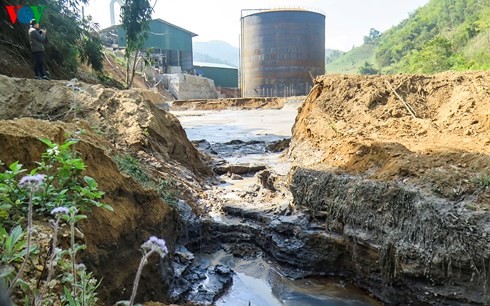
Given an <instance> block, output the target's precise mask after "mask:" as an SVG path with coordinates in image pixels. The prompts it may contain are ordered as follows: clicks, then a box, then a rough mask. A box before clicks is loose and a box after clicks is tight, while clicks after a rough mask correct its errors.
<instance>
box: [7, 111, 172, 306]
mask: <svg viewBox="0 0 490 306" xmlns="http://www.w3.org/2000/svg"><path fill="white" fill-rule="evenodd" d="M80 127H83V128H85V129H87V131H86V132H85V133H82V134H74V133H73V131H75V130H76V129H79V128H80ZM88 130H89V126H88V125H84V124H83V123H79V125H78V127H77V126H75V125H74V124H67V123H62V122H49V121H44V120H35V119H31V118H23V119H17V120H2V121H0V147H1V148H2V150H0V160H2V161H3V162H4V163H5V164H6V165H9V164H10V163H12V162H14V161H17V160H19V161H20V162H21V163H22V164H24V165H25V167H27V168H32V167H33V166H34V162H35V161H38V160H39V159H40V156H41V153H42V152H44V151H45V149H46V147H45V145H44V144H42V143H41V142H40V141H39V140H38V138H48V139H52V140H54V141H56V142H58V143H62V142H63V141H64V140H65V138H66V137H67V135H68V136H70V135H72V136H73V137H77V138H80V142H79V143H78V144H76V145H75V148H76V150H77V151H79V152H80V153H81V157H82V159H83V160H84V161H85V163H86V165H87V170H86V175H89V176H91V177H93V178H95V179H96V181H97V182H98V184H99V189H100V190H103V191H104V192H105V195H104V199H103V201H104V203H107V204H110V205H111V206H112V207H113V208H114V212H110V211H107V210H104V209H94V210H93V212H92V213H91V214H90V217H89V218H88V219H86V221H84V222H81V223H80V224H81V231H82V232H83V234H84V236H85V242H86V245H87V249H86V250H85V251H84V252H82V254H83V255H82V256H83V262H84V263H85V264H86V265H87V266H88V267H89V268H90V270H92V271H94V272H95V274H96V275H97V277H98V278H99V279H102V278H103V279H104V280H105V281H104V282H103V283H102V286H101V290H100V291H99V297H100V298H101V300H102V301H104V304H110V303H114V302H115V301H118V300H124V299H128V294H129V292H131V288H132V283H133V280H134V275H135V271H136V270H137V267H138V264H139V258H140V253H139V251H138V250H139V247H140V245H141V244H142V243H143V242H144V241H145V239H147V238H148V237H149V236H151V235H155V236H161V237H163V238H164V239H165V240H166V241H167V242H168V244H169V246H170V248H171V249H172V248H173V247H174V243H175V237H176V229H175V227H174V226H175V223H174V222H173V220H174V218H175V215H174V212H173V210H172V209H171V208H170V207H169V206H168V205H166V204H165V203H164V202H163V201H162V200H161V199H160V197H159V196H158V194H157V193H156V191H154V190H147V189H143V188H142V187H141V185H139V184H137V183H136V182H135V181H134V180H132V179H131V178H130V177H128V176H127V175H124V174H122V173H121V172H120V171H119V169H118V167H117V165H116V164H115V163H114V162H113V161H112V159H111V157H110V156H109V153H110V144H109V143H108V142H107V141H106V140H104V139H103V138H102V137H100V136H99V135H96V134H95V133H92V132H89V131H88ZM121 267H124V268H121ZM149 267H150V268H149V269H148V270H147V271H146V273H148V275H149V277H154V279H160V276H159V272H158V271H159V268H158V264H155V265H151V266H150V265H149ZM107 280H110V281H107ZM142 285H143V287H142V289H141V291H140V292H141V295H142V296H145V297H148V298H153V299H164V298H165V294H164V293H163V292H162V290H161V285H157V284H154V283H152V282H143V283H142Z"/></svg>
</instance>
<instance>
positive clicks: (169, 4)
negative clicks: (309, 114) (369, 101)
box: [85, 0, 429, 51]
mask: <svg viewBox="0 0 490 306" xmlns="http://www.w3.org/2000/svg"><path fill="white" fill-rule="evenodd" d="M154 1H155V0H150V3H154ZM428 2H429V0H301V1H300V0H157V4H156V6H155V12H154V13H153V18H161V19H163V20H165V21H168V22H170V23H173V24H175V25H177V26H180V27H182V28H184V29H187V30H189V31H191V32H194V33H196V34H198V35H199V36H197V37H195V38H194V40H195V41H209V40H224V41H226V42H228V43H230V44H231V45H234V46H236V47H238V42H239V35H240V13H241V12H240V11H241V10H242V9H258V8H284V7H289V8H294V7H301V8H307V9H308V8H312V9H316V10H320V11H322V12H323V13H324V14H325V16H326V21H325V27H326V29H325V30H326V39H325V42H326V46H325V47H326V48H329V49H338V50H343V51H348V50H350V49H351V48H352V47H353V46H354V45H356V46H359V45H360V44H362V39H363V37H364V35H367V34H368V33H369V29H371V28H375V29H377V30H379V31H381V32H383V31H386V30H387V29H389V28H391V27H392V26H394V25H396V24H398V23H399V22H400V21H402V20H403V19H405V18H407V17H408V14H409V13H410V12H413V11H415V10H416V9H417V8H419V7H420V6H423V5H424V4H426V3H428ZM109 4H110V0H91V1H90V4H89V5H88V6H87V7H86V8H85V13H86V15H92V17H93V18H94V19H95V21H96V22H98V23H99V24H100V25H101V27H102V28H105V27H108V26H110V18H109V17H110V15H109V6H110V5H109ZM118 16H119V8H118V5H116V23H119V22H117V21H118V20H119V18H118Z"/></svg>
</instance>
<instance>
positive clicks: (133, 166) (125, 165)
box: [113, 154, 152, 188]
mask: <svg viewBox="0 0 490 306" xmlns="http://www.w3.org/2000/svg"><path fill="white" fill-rule="evenodd" d="M113 159H114V161H115V162H116V164H117V166H118V167H119V170H121V171H122V172H124V173H126V174H127V175H130V176H131V177H133V178H134V179H135V180H136V181H137V182H138V183H140V184H142V185H143V186H145V187H147V188H149V187H152V180H151V178H150V176H149V175H148V174H146V172H145V171H144V170H143V166H142V165H141V163H140V161H139V160H138V159H136V158H134V157H132V156H131V155H129V154H125V155H117V156H115V157H114V158H113Z"/></svg>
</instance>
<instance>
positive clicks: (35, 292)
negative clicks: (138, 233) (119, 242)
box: [0, 139, 113, 305]
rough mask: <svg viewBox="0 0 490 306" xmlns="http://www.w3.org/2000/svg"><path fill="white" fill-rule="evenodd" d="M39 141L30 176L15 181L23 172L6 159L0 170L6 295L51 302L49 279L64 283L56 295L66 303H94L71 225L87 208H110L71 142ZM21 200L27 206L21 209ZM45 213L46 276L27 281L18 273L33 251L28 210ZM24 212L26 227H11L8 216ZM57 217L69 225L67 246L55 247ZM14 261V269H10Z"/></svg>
mask: <svg viewBox="0 0 490 306" xmlns="http://www.w3.org/2000/svg"><path fill="white" fill-rule="evenodd" d="M41 141H42V142H43V143H44V144H46V145H47V147H48V148H47V150H46V152H45V153H43V154H42V158H41V162H39V163H37V164H38V166H37V167H36V168H34V169H32V170H31V171H30V175H27V176H24V177H22V178H21V179H20V180H19V179H18V177H19V176H20V174H22V173H23V172H26V171H27V170H26V169H23V167H22V165H21V164H19V163H18V162H14V163H12V164H11V165H10V166H9V167H8V169H6V170H5V171H4V172H3V173H0V191H1V193H0V201H1V202H0V216H1V217H0V243H1V245H0V249H1V251H2V252H1V255H0V276H1V277H2V279H4V280H6V281H7V282H8V290H7V292H8V293H9V294H10V293H12V292H13V289H14V288H16V287H17V286H19V287H20V288H21V290H22V291H23V292H24V296H25V303H26V305H30V304H31V302H33V303H34V304H35V305H44V304H46V303H48V304H51V303H52V302H53V301H54V300H53V299H52V297H53V294H54V293H53V292H50V288H52V286H50V283H51V281H52V280H53V281H58V282H62V283H64V288H65V291H64V293H62V295H61V296H60V297H59V300H61V301H62V302H65V303H68V304H69V305H94V303H95V302H96V300H97V298H96V290H97V288H98V287H99V286H100V282H98V281H97V280H96V279H95V278H94V277H93V274H92V273H90V272H87V271H86V268H85V266H84V265H83V264H77V262H76V258H77V253H78V252H79V251H81V250H83V249H85V245H84V244H78V243H76V242H75V224H76V223H77V222H78V221H80V220H83V219H85V218H87V216H86V215H84V214H82V213H83V212H89V211H91V209H92V208H93V207H100V208H105V209H108V210H111V211H113V209H112V207H111V206H110V205H107V204H104V203H101V202H99V200H100V199H101V198H102V196H103V194H104V193H103V192H101V191H100V190H98V186H97V182H96V181H95V180H94V179H93V178H91V177H89V176H84V175H83V171H84V170H85V168H86V166H85V163H84V162H83V160H82V159H80V158H79V157H78V153H77V152H76V151H74V150H73V149H72V146H73V145H74V144H76V143H77V140H68V141H66V142H65V143H63V144H61V145H58V144H56V143H53V142H51V141H49V140H47V139H41ZM41 173H42V174H41ZM25 203H27V204H28V205H27V209H25ZM47 211H50V212H51V214H52V215H54V216H55V217H56V220H55V221H53V222H52V224H53V237H52V244H51V252H52V253H51V254H49V255H50V256H48V257H49V258H48V260H47V267H48V276H47V279H46V280H44V281H43V280H39V281H38V282H37V284H32V283H29V282H27V281H25V280H23V279H22V277H23V272H24V270H25V268H26V266H27V265H28V263H29V257H30V255H32V254H35V253H36V252H37V251H38V250H37V247H36V246H35V245H34V244H33V242H32V237H31V233H32V229H33V214H34V213H36V214H37V215H39V216H41V217H45V216H46V212H47ZM26 212H27V227H26V229H23V228H22V225H20V224H19V225H16V226H13V225H12V222H11V221H10V220H9V219H16V220H20V221H22V220H23V219H22V215H21V214H22V213H26ZM13 217H15V218H13ZM60 220H63V221H65V222H66V223H68V224H69V226H70V247H69V249H68V250H60V249H58V248H57V235H58V226H59V222H60ZM18 223H21V222H18ZM9 229H10V232H9ZM20 262H21V263H22V264H21V265H20V268H16V264H17V265H18V263H20ZM15 270H17V271H15ZM14 275H15V276H14ZM43 303H44V304H43Z"/></svg>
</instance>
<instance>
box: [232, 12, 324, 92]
mask: <svg viewBox="0 0 490 306" xmlns="http://www.w3.org/2000/svg"><path fill="white" fill-rule="evenodd" d="M240 21H241V37H240V72H241V76H240V85H241V91H242V96H243V97H270V96H275V97H288V96H298V95H306V94H308V92H309V91H310V89H311V88H312V86H313V79H314V78H315V77H316V76H318V75H322V74H324V73H325V15H324V14H323V13H321V12H314V11H309V10H304V9H267V10H262V9H258V10H242V14H241V19H240Z"/></svg>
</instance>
